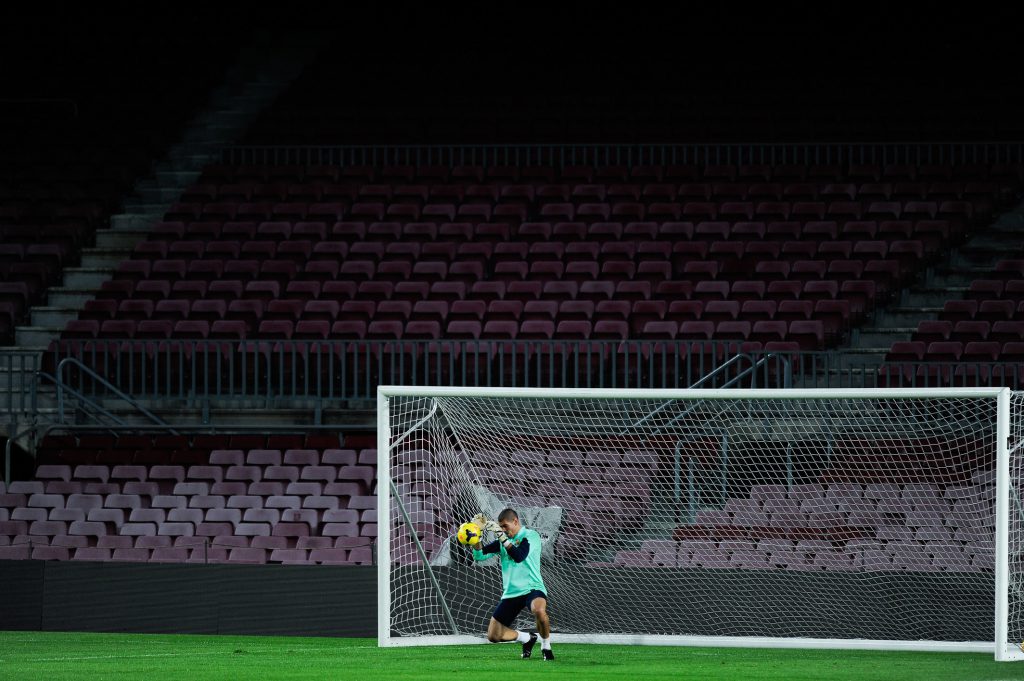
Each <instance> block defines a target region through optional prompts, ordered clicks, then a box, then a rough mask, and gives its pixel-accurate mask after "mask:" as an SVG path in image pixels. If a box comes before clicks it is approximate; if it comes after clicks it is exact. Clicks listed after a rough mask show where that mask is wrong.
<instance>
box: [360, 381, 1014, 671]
mask: <svg viewBox="0 0 1024 681" xmlns="http://www.w3.org/2000/svg"><path fill="white" fill-rule="evenodd" d="M377 423H378V431H377V438H378V483H377V496H378V510H377V518H378V535H379V536H378V543H377V578H378V585H377V588H378V614H377V617H378V644H379V645H380V646H405V645H439V644H466V643H482V642H484V641H485V639H484V632H485V630H486V627H487V622H488V619H489V617H490V614H491V611H492V610H493V607H494V606H495V604H496V603H497V601H498V599H499V598H500V593H501V576H500V567H499V566H498V565H497V564H496V561H493V560H492V561H485V562H479V563H477V562H474V561H473V560H472V559H471V557H470V556H469V552H468V551H467V550H466V549H465V548H463V547H461V546H459V545H458V544H457V542H455V541H454V534H455V531H456V529H457V527H458V525H459V524H460V523H461V522H464V521H465V520H468V519H469V518H470V517H472V516H473V515H474V514H475V513H477V512H479V511H483V512H484V513H486V514H488V515H489V516H496V515H497V513H498V512H499V511H500V510H501V509H502V508H505V507H512V508H514V509H516V510H517V511H518V512H519V515H520V517H521V519H522V520H523V521H524V525H526V526H528V527H532V528H533V529H536V530H537V531H538V532H540V534H541V536H542V538H543V540H544V541H543V547H542V554H541V555H542V559H541V569H542V573H543V575H544V580H545V583H546V584H547V586H548V589H549V594H548V595H549V612H550V616H551V622H552V631H553V632H554V636H555V640H556V641H559V642H581V643H582V642H589V643H621V644H652V645H698V646H743V647H786V648H836V649H840V648H846V649H877V650H924V651H965V652H988V651H992V652H994V654H995V657H996V659H997V660H1007V661H1009V660H1022V659H1024V652H1022V647H1021V646H1022V643H1024V555H1022V549H1024V505H1022V493H1024V452H1021V451H1020V448H1021V445H1024V393H1014V392H1012V391H1011V390H1010V389H1008V388H949V389H943V388H930V389H840V390H818V389H813V390H804V389H788V390H767V389H766V390H739V389H737V390H614V389H608V390H606V389H532V388H442V387H403V386H381V387H380V388H379V389H378V392H377ZM516 626H517V627H520V628H530V627H531V626H532V622H531V620H530V619H528V618H527V617H525V616H521V617H520V619H519V620H517V622H516Z"/></svg>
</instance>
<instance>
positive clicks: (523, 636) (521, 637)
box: [516, 631, 530, 643]
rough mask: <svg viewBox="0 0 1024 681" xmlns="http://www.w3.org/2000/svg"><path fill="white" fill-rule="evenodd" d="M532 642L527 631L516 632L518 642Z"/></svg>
mask: <svg viewBox="0 0 1024 681" xmlns="http://www.w3.org/2000/svg"><path fill="white" fill-rule="evenodd" d="M529 640H530V635H529V634H528V633H526V632H525V631H517V632H516V641H518V642H519V643H527V642H528V641H529Z"/></svg>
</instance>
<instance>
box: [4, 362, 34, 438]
mask: <svg viewBox="0 0 1024 681" xmlns="http://www.w3.org/2000/svg"><path fill="white" fill-rule="evenodd" d="M38 371H39V353H38V352H5V353H3V354H0V395H2V397H0V399H2V400H3V402H0V404H3V408H4V411H6V412H7V416H8V420H10V421H12V422H13V421H14V420H15V419H16V418H17V417H18V416H19V415H25V414H35V413H37V412H38V410H39V396H38V380H37V377H36V374H37V372H38Z"/></svg>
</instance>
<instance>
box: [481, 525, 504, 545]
mask: <svg viewBox="0 0 1024 681" xmlns="http://www.w3.org/2000/svg"><path fill="white" fill-rule="evenodd" d="M486 527H487V529H488V530H490V531H491V532H493V533H494V536H495V538H497V540H498V541H500V542H501V543H502V544H504V543H505V542H507V541H508V535H507V534H505V530H503V529H501V525H499V524H498V523H497V522H496V521H494V520H488V521H487V525H486Z"/></svg>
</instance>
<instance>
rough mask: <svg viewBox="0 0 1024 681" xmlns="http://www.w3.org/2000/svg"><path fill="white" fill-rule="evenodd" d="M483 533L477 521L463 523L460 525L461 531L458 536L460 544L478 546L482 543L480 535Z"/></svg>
mask: <svg viewBox="0 0 1024 681" xmlns="http://www.w3.org/2000/svg"><path fill="white" fill-rule="evenodd" d="M481 535H483V530H481V529H480V526H479V525H477V524H476V523H462V525H460V526H459V533H458V534H457V535H456V537H457V538H458V540H459V543H460V544H465V545H467V546H476V545H477V544H479V543H480V537H481Z"/></svg>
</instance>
